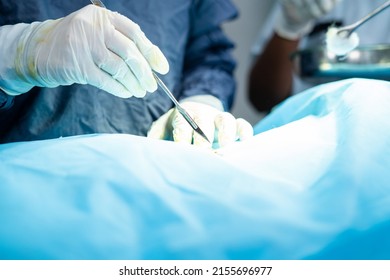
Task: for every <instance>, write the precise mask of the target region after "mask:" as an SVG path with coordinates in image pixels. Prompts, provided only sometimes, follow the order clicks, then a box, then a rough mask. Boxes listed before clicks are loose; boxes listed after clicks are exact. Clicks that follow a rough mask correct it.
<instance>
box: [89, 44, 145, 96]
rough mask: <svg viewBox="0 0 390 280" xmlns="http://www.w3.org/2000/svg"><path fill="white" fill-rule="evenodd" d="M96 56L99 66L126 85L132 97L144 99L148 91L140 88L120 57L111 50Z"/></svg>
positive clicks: (95, 59)
mask: <svg viewBox="0 0 390 280" xmlns="http://www.w3.org/2000/svg"><path fill="white" fill-rule="evenodd" d="M94 56H95V57H94V61H95V63H96V64H97V66H98V67H99V68H100V69H102V70H104V71H106V72H107V73H108V74H110V75H111V76H112V78H113V79H115V80H117V81H118V82H119V83H121V84H122V85H124V86H125V87H126V88H127V90H128V91H129V92H131V93H132V95H134V96H135V97H144V96H145V95H146V91H145V90H144V89H143V88H142V87H141V86H140V84H139V82H138V80H137V79H136V78H135V76H134V74H133V72H132V71H131V70H130V68H129V67H128V66H127V64H126V63H125V62H124V61H123V60H122V59H121V58H120V57H119V56H117V55H116V54H114V53H112V52H111V51H109V50H107V51H105V52H100V53H99V54H96V55H94Z"/></svg>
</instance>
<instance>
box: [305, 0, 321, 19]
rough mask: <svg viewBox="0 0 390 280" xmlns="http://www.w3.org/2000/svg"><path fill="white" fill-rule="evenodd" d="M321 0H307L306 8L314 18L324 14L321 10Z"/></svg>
mask: <svg viewBox="0 0 390 280" xmlns="http://www.w3.org/2000/svg"><path fill="white" fill-rule="evenodd" d="M320 2H321V0H305V3H304V9H305V10H307V11H308V13H309V15H310V16H311V17H312V18H315V19H317V18H319V17H321V16H322V15H323V14H324V12H323V11H322V10H321V6H320Z"/></svg>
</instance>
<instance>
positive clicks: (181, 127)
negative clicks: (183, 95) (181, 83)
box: [148, 95, 253, 148]
mask: <svg viewBox="0 0 390 280" xmlns="http://www.w3.org/2000/svg"><path fill="white" fill-rule="evenodd" d="M202 101H206V102H202ZM210 101H211V102H210ZM206 103H208V104H206ZM180 104H181V105H182V107H183V108H184V109H185V110H187V112H188V113H189V114H190V115H191V117H192V118H193V119H194V121H195V122H196V123H197V124H198V125H199V127H200V128H201V129H202V131H203V132H204V133H205V134H206V136H207V138H208V139H209V140H210V141H211V142H213V144H212V143H208V142H207V141H206V140H205V139H204V138H203V137H202V136H200V135H199V134H198V133H196V132H195V131H194V130H193V129H192V128H191V126H190V125H189V124H188V123H187V121H186V120H185V119H184V118H183V116H182V115H181V114H180V113H179V112H178V110H177V109H175V108H173V109H171V110H169V111H168V112H167V113H165V114H164V115H162V116H161V117H160V118H159V119H158V120H156V121H155V122H154V123H153V124H152V127H151V128H150V130H149V132H148V137H151V138H156V139H165V140H166V139H173V140H174V141H175V142H184V143H188V144H193V145H195V146H199V147H204V148H212V147H214V148H220V147H224V146H226V145H228V144H230V143H232V142H235V141H237V140H240V141H243V140H246V139H247V138H250V137H252V136H253V128H252V126H251V125H250V124H249V123H248V122H247V121H246V120H244V119H241V118H238V119H236V118H235V117H234V116H233V115H232V114H230V113H227V112H224V111H223V106H222V103H221V102H220V101H219V100H218V99H217V98H215V97H213V96H211V95H203V96H196V97H194V98H188V99H186V100H184V101H183V102H180ZM210 104H213V105H210Z"/></svg>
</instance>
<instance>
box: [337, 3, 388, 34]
mask: <svg viewBox="0 0 390 280" xmlns="http://www.w3.org/2000/svg"><path fill="white" fill-rule="evenodd" d="M388 7H390V0H389V1H387V2H385V3H383V4H382V5H381V6H379V7H378V8H376V9H375V10H374V11H372V12H371V13H369V14H368V15H366V16H365V17H363V18H361V19H360V20H358V21H357V22H355V23H353V24H350V25H347V26H344V27H341V28H339V29H338V31H337V34H340V35H342V33H345V34H344V35H343V36H345V37H349V36H350V35H351V34H352V33H353V32H354V31H355V30H356V29H357V28H359V27H360V26H361V25H362V24H363V23H365V22H366V21H368V20H370V19H372V18H373V17H374V16H376V15H377V14H379V13H380V12H382V11H383V10H385V9H386V8H388Z"/></svg>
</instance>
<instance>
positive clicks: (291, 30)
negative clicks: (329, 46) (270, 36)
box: [275, 14, 314, 41]
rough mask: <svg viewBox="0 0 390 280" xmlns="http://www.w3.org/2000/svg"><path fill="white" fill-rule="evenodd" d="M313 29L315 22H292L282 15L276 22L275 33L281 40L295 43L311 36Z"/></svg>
mask: <svg viewBox="0 0 390 280" xmlns="http://www.w3.org/2000/svg"><path fill="white" fill-rule="evenodd" d="M313 27H314V21H313V20H310V21H306V22H292V21H289V20H287V19H286V17H284V16H282V15H281V14H280V15H279V16H278V18H277V21H276V25H275V33H276V34H277V35H278V36H279V37H281V38H284V39H287V40H290V41H295V40H300V39H301V38H302V37H305V36H306V35H307V34H309V33H310V31H311V30H312V29H313Z"/></svg>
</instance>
